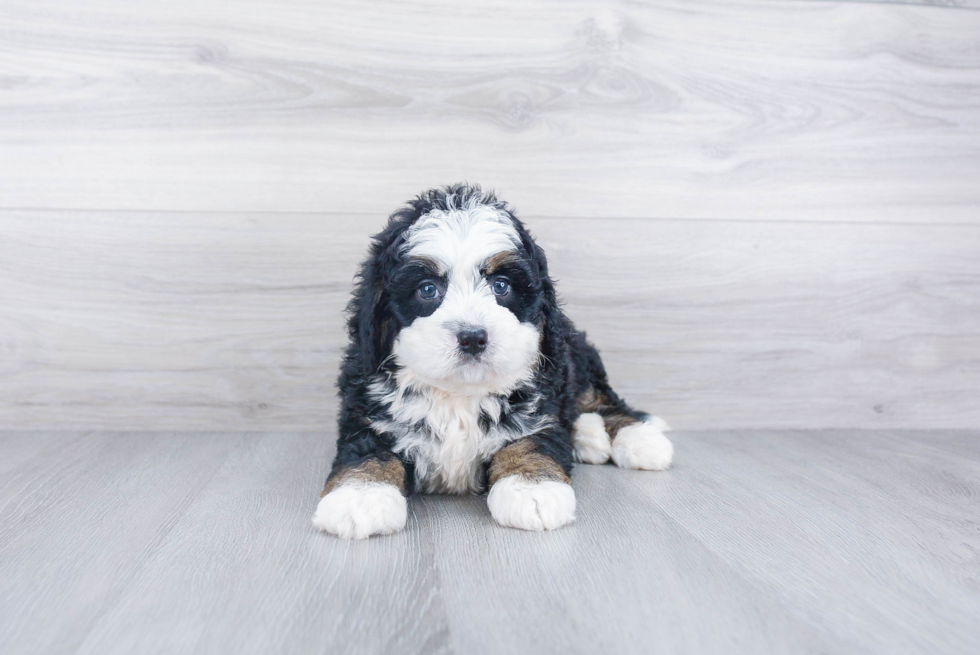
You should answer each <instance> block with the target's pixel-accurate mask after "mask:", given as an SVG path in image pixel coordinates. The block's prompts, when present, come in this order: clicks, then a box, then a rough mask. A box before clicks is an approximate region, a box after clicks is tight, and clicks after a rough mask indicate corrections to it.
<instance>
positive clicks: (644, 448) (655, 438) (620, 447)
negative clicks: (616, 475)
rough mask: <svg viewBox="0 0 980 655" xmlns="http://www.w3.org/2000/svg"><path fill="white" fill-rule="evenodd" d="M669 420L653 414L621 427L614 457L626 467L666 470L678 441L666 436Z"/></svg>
mask: <svg viewBox="0 0 980 655" xmlns="http://www.w3.org/2000/svg"><path fill="white" fill-rule="evenodd" d="M669 429H670V428H669V427H668V426H667V423H666V422H665V421H664V420H663V419H661V418H657V417H656V416H651V417H650V418H649V419H647V420H646V421H644V422H643V423H634V424H633V425H627V426H625V427H622V428H620V429H619V432H618V433H616V438H615V439H614V440H613V444H612V459H613V461H614V462H616V466H619V467H620V468H624V469H644V470H647V471H662V470H664V469H665V468H667V467H668V466H670V462H671V461H672V460H673V459H674V445H673V444H672V443H670V439H668V438H667V437H665V436H664V432H666V431H667V430H669Z"/></svg>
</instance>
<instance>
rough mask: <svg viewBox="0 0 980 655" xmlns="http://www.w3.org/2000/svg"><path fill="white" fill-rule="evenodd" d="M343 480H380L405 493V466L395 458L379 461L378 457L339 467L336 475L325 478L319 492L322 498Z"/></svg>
mask: <svg viewBox="0 0 980 655" xmlns="http://www.w3.org/2000/svg"><path fill="white" fill-rule="evenodd" d="M344 482H380V483H383V484H390V485H394V486H395V487H397V488H398V491H400V492H401V493H402V495H403V496H404V495H405V467H404V466H402V463H401V462H400V461H398V460H397V459H389V460H387V461H381V460H380V459H369V460H367V461H366V462H362V463H360V464H358V465H357V466H353V467H351V468H347V469H341V470H340V471H338V472H337V474H336V475H332V476H330V478H328V479H327V484H326V485H325V486H324V487H323V491H322V492H321V493H320V498H323V497H324V496H326V495H327V494H328V493H330V492H331V491H333V489H334V487H336V486H337V485H339V484H342V483H344Z"/></svg>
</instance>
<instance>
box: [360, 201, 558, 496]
mask: <svg viewBox="0 0 980 655" xmlns="http://www.w3.org/2000/svg"><path fill="white" fill-rule="evenodd" d="M448 204H449V206H450V207H453V209H451V210H449V211H442V210H433V211H431V212H430V213H428V214H426V215H425V216H422V217H421V218H419V220H418V221H416V223H415V224H414V225H413V226H412V227H411V228H409V230H408V231H407V233H406V237H405V245H404V246H403V250H402V252H403V254H404V255H405V256H406V257H424V258H426V259H429V260H432V261H434V262H435V263H436V265H437V266H438V267H439V272H440V273H441V274H443V275H445V276H446V289H445V292H444V294H445V295H444V297H443V299H442V302H441V303H440V304H439V307H438V308H437V309H436V311H434V312H433V313H432V314H431V315H429V316H423V317H419V318H417V319H415V320H414V321H413V322H412V324H411V325H408V326H406V327H404V328H402V329H401V330H400V331H399V333H398V336H397V337H396V339H395V343H394V345H393V347H392V357H393V358H394V361H395V362H396V363H397V364H398V365H399V369H398V373H397V377H396V378H395V379H394V380H391V379H388V378H386V377H384V376H379V377H378V378H377V379H375V380H374V381H373V382H372V385H371V388H370V393H371V394H372V396H373V397H374V398H375V399H377V401H378V402H380V403H383V404H386V405H388V408H389V413H390V415H391V417H392V420H391V421H375V422H373V423H372V427H373V428H374V429H375V430H377V431H379V432H385V433H388V434H392V435H394V437H395V446H394V451H395V452H397V453H400V454H404V455H406V456H408V457H409V458H410V459H411V460H412V461H413V462H414V463H415V472H416V479H417V480H418V481H419V484H420V487H421V488H423V489H424V490H425V491H429V492H436V493H467V492H474V491H478V490H479V489H480V486H481V484H480V478H481V473H482V470H481V468H482V464H483V463H484V462H486V461H487V460H488V459H489V458H490V457H491V456H492V455H493V453H495V452H496V451H497V450H499V449H500V448H502V447H503V446H504V445H506V444H507V443H508V442H510V441H513V440H515V439H519V438H521V437H525V436H528V435H530V434H533V433H535V432H537V431H538V430H541V429H542V428H544V427H546V426H547V425H548V424H549V419H547V418H546V417H537V416H534V414H535V410H536V409H537V407H536V405H535V407H532V408H525V413H524V415H520V416H514V415H511V416H510V418H511V420H510V421H508V425H509V426H510V427H508V428H507V429H503V428H500V427H497V426H491V428H490V429H489V430H488V431H486V432H484V430H483V429H482V428H481V427H480V420H479V419H480V414H481V413H486V414H487V415H488V416H490V417H491V418H492V419H494V421H496V420H498V419H499V418H500V417H501V416H502V415H503V414H504V413H505V412H507V413H509V412H510V411H511V408H510V406H509V405H508V404H507V400H506V398H507V396H509V395H510V394H511V393H512V392H513V391H514V390H516V389H518V388H520V387H521V386H522V385H524V384H526V383H527V382H529V381H530V380H531V378H532V377H533V375H534V371H535V369H536V367H537V364H538V360H539V357H540V354H539V351H538V345H539V343H540V340H541V333H540V332H539V330H538V328H537V326H535V325H533V324H531V323H521V322H520V321H519V320H518V318H517V317H516V316H515V315H514V314H513V312H511V311H510V310H508V309H507V308H506V307H502V306H501V305H500V304H498V302H497V299H496V297H495V296H494V295H493V292H492V291H491V289H490V286H489V285H488V283H487V280H486V279H484V277H483V273H482V270H483V267H484V265H485V264H486V261H487V260H488V259H489V258H490V257H492V256H494V255H497V254H499V253H502V252H511V251H514V250H516V249H517V248H518V246H519V245H520V237H519V235H518V233H517V230H516V229H515V227H514V224H513V222H512V221H511V219H510V217H509V216H508V215H507V214H505V213H503V212H500V211H499V210H497V209H496V208H494V207H492V206H488V205H481V204H479V202H478V199H471V200H469V201H468V202H467V203H465V204H459V200H458V199H452V198H450V199H448ZM466 327H473V328H482V329H485V330H486V331H487V347H486V350H485V351H483V352H482V353H480V354H479V355H478V356H477V357H473V356H472V355H468V354H466V353H463V352H462V351H460V349H459V341H458V339H457V336H456V335H457V333H458V332H459V331H460V330H461V329H464V328H466Z"/></svg>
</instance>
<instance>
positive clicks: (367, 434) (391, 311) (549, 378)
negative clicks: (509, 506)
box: [331, 184, 645, 490]
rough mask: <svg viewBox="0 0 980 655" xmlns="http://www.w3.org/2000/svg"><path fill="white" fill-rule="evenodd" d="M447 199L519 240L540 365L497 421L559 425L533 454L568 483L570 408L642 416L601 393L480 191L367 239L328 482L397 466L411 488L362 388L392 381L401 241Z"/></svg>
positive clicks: (601, 381) (544, 289) (426, 200)
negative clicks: (528, 417) (543, 419)
mask: <svg viewBox="0 0 980 655" xmlns="http://www.w3.org/2000/svg"><path fill="white" fill-rule="evenodd" d="M450 198H452V199H453V200H452V202H453V203H454V204H455V206H457V207H458V206H459V203H461V202H465V201H467V200H471V199H474V198H476V199H478V200H479V203H480V204H482V205H489V206H492V207H494V208H495V209H497V210H498V211H499V212H501V213H503V214H506V215H507V216H508V217H509V218H510V220H512V221H513V224H514V227H515V228H516V231H517V233H518V235H519V237H520V241H521V247H520V249H521V252H520V255H521V256H522V257H524V258H525V259H526V261H527V262H530V263H531V266H532V269H533V270H532V271H531V274H532V276H533V278H534V280H533V283H534V285H535V289H536V290H537V294H536V296H535V303H534V305H533V306H530V307H527V308H525V310H526V311H530V312H531V316H532V318H531V322H533V323H534V324H535V325H537V326H538V327H539V329H540V330H541V333H542V335H543V336H542V340H541V365H540V366H539V367H538V368H537V371H536V374H535V377H534V379H533V381H532V383H531V385H530V388H522V389H518V390H517V391H515V392H514V393H512V394H511V395H510V397H508V398H507V399H506V400H507V405H508V407H509V410H508V411H506V412H504V414H503V415H502V416H501V418H500V419H499V421H500V422H504V421H508V420H511V421H516V420H518V419H517V418H515V417H519V416H520V410H521V408H522V407H527V406H528V404H529V403H532V402H538V403H539V404H538V408H537V412H538V413H542V414H547V415H550V416H552V417H555V418H556V419H557V420H556V421H554V422H553V424H552V425H551V427H549V428H547V429H545V430H543V431H541V432H538V433H536V434H534V435H533V436H532V437H531V439H532V440H533V443H534V448H535V451H536V452H538V453H541V454H544V455H547V456H548V457H550V458H552V459H553V460H554V461H555V462H557V463H558V464H559V465H560V466H561V467H562V468H563V469H564V470H565V472H566V473H570V472H571V468H572V455H573V449H572V438H571V431H572V426H573V424H574V422H575V420H576V418H578V416H579V411H580V410H579V408H578V407H577V406H576V400H577V399H578V398H580V397H581V395H582V394H583V393H584V392H586V390H592V392H593V393H595V394H597V395H598V396H600V397H601V398H602V399H603V406H602V408H601V409H600V410H599V411H600V413H606V414H608V413H616V412H619V413H621V414H628V415H630V416H633V417H636V418H640V419H642V418H643V417H644V416H645V415H644V414H642V413H640V412H635V411H634V410H632V409H630V408H629V407H628V406H627V405H626V404H625V403H624V402H623V401H622V400H621V399H620V398H619V397H618V396H617V395H616V394H615V392H614V391H613V390H612V388H611V387H610V386H609V383H608V381H607V379H606V372H605V369H604V368H603V365H602V360H601V359H600V357H599V353H598V352H597V351H596V349H595V348H594V347H593V346H592V345H591V344H590V343H589V342H588V341H586V339H585V335H584V333H580V332H577V331H576V330H575V326H574V325H573V324H572V322H571V321H570V320H568V318H566V317H565V315H564V314H563V312H562V310H561V307H560V305H559V301H558V297H557V294H556V292H555V285H554V283H553V281H552V279H551V277H550V276H549V275H548V262H547V258H546V257H545V253H544V251H543V250H542V249H541V248H540V247H539V246H538V245H537V244H536V243H535V242H534V240H533V239H532V237H531V235H530V234H529V233H528V231H527V229H526V228H525V227H524V224H523V223H522V222H521V221H520V220H519V219H518V218H517V216H516V215H515V214H514V212H513V211H512V210H511V208H510V207H509V206H508V205H507V203H505V202H502V201H500V200H498V199H497V197H496V196H495V195H494V194H493V193H492V192H484V191H482V190H481V189H480V187H479V186H475V185H474V186H470V185H465V184H456V185H452V186H446V187H442V188H438V189H432V190H429V191H426V192H425V193H422V194H421V195H419V196H418V197H416V198H415V199H414V200H412V201H410V202H409V203H407V205H406V206H405V207H402V208H401V209H398V210H397V211H395V212H394V213H393V214H392V215H391V216H390V218H389V220H388V224H387V226H386V227H385V229H384V230H382V231H381V232H380V233H379V234H377V235H375V236H374V237H373V239H372V242H371V247H370V251H369V253H368V256H367V258H366V260H365V261H364V263H363V265H362V266H361V269H360V272H359V274H358V276H357V284H356V288H355V289H354V292H353V297H352V298H351V300H350V302H349V304H348V306H347V311H348V314H349V319H348V321H347V332H348V336H349V338H350V343H349V345H348V347H347V351H346V353H345V355H344V359H343V364H342V367H341V372H340V377H339V379H338V382H337V384H338V387H339V389H340V397H341V409H340V416H339V419H338V428H339V437H338V441H337V456H336V459H335V460H334V463H333V467H332V470H331V477H332V476H334V475H336V474H337V473H338V472H340V471H341V470H343V469H347V468H349V467H353V466H356V465H358V464H359V463H361V462H363V461H364V460H366V459H368V458H372V457H374V458H379V459H381V460H388V459H391V458H398V459H399V460H400V461H401V462H402V464H403V465H404V467H405V471H406V481H405V482H406V484H405V488H406V489H408V490H413V489H418V488H419V481H418V480H416V479H415V470H414V466H413V462H412V461H411V460H410V459H408V458H406V457H404V456H401V455H398V454H395V453H394V452H392V448H393V446H394V438H393V437H392V436H391V435H389V434H385V433H378V432H376V431H375V430H374V429H373V428H372V427H371V423H372V421H378V420H381V421H384V420H386V419H390V417H389V416H386V408H385V407H384V406H382V405H380V404H379V403H378V402H377V401H376V400H375V399H373V398H371V397H370V395H369V393H368V385H369V384H370V382H371V381H372V378H374V377H375V376H377V374H379V373H384V372H388V373H391V372H393V371H394V370H395V369H396V368H397V364H396V363H395V362H393V361H392V359H391V357H390V355H391V352H392V347H393V344H394V341H395V338H396V337H397V336H398V333H399V331H400V330H401V329H402V328H403V327H406V326H405V325H404V324H403V319H402V318H400V317H399V313H398V311H396V308H395V307H393V305H392V303H391V302H390V296H389V287H390V285H391V284H392V283H393V280H394V279H395V277H396V273H397V272H398V270H399V268H400V267H402V266H403V265H405V262H404V261H402V256H401V251H402V246H403V244H404V242H405V237H406V231H407V230H408V228H409V227H410V226H411V225H413V224H414V223H415V222H416V221H417V220H418V219H419V218H420V217H422V216H424V215H425V214H427V213H429V212H430V211H432V210H434V209H441V210H444V211H447V210H451V209H452V208H453V207H450V206H449V199H450ZM480 420H481V425H483V426H484V427H485V428H486V427H489V425H490V422H491V421H492V419H491V418H490V417H489V416H485V415H484V416H481V418H480ZM420 427H421V426H420Z"/></svg>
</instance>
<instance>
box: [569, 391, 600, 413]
mask: <svg viewBox="0 0 980 655" xmlns="http://www.w3.org/2000/svg"><path fill="white" fill-rule="evenodd" d="M605 400H606V398H605V396H602V395H600V394H598V393H596V390H595V388H594V387H589V388H588V389H586V390H585V391H583V392H582V393H581V394H580V395H579V397H578V398H577V399H576V400H575V405H576V406H577V407H578V411H580V412H581V413H583V414H598V413H599V410H600V409H602V407H603V406H604V405H605V402H604V401H605Z"/></svg>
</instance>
